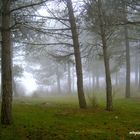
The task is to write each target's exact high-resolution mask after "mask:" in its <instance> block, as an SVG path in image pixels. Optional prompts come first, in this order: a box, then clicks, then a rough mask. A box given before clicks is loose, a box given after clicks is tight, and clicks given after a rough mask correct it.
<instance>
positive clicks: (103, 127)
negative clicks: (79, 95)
mask: <svg viewBox="0 0 140 140" xmlns="http://www.w3.org/2000/svg"><path fill="white" fill-rule="evenodd" d="M131 131H136V132H137V131H140V100H139V99H129V100H124V99H116V100H115V101H114V111H113V112H107V111H105V109H104V102H102V101H101V102H99V106H98V107H96V108H92V107H89V108H88V109H79V108H78V104H77V100H76V99H75V98H74V97H62V98H60V97H59V98H57V99H56V98H53V97H49V98H45V99H44V98H39V99H32V100H31V99H20V100H15V101H14V104H13V124H12V125H11V126H8V127H7V126H2V125H0V140H129V139H130V140H135V139H137V140H139V139H140V135H133V134H129V132H131Z"/></svg>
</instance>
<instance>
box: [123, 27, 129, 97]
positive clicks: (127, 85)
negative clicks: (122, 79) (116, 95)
mask: <svg viewBox="0 0 140 140" xmlns="http://www.w3.org/2000/svg"><path fill="white" fill-rule="evenodd" d="M124 34H125V47H126V87H125V97H126V98H130V47H129V39H128V28H127V26H125V27H124Z"/></svg>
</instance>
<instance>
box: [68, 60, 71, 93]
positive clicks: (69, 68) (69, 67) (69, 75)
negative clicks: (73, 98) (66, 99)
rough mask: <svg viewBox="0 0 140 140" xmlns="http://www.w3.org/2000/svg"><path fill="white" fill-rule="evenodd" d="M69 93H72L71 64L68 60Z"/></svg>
mask: <svg viewBox="0 0 140 140" xmlns="http://www.w3.org/2000/svg"><path fill="white" fill-rule="evenodd" d="M68 94H71V66H70V62H68Z"/></svg>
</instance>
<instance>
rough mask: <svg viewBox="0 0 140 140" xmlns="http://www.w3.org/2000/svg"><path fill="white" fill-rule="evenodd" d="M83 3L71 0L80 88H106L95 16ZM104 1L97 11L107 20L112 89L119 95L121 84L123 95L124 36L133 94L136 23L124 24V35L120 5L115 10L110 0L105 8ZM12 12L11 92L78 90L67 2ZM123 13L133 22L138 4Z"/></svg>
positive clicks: (137, 74) (139, 81)
mask: <svg viewBox="0 0 140 140" xmlns="http://www.w3.org/2000/svg"><path fill="white" fill-rule="evenodd" d="M87 3H88V2H87ZM87 3H84V2H83V1H73V7H74V14H75V17H76V25H77V32H78V37H79V43H80V53H81V61H82V72H83V82H84V91H85V94H88V93H91V94H92V93H94V92H98V90H100V91H102V92H103V93H105V88H106V78H105V76H106V75H105V66H104V54H103V47H102V38H101V37H102V36H100V34H101V33H99V32H100V26H99V23H98V22H99V21H98V18H99V17H97V14H95V15H94V14H93V15H92V17H89V16H90V15H88V14H89V13H88V11H87V9H86V8H87V7H86V6H87V5H86V4H87ZM96 6H97V5H96V4H94V5H93V10H94V13H96V12H97V7H96ZM103 6H104V7H103V10H104V9H105V10H106V12H105V13H104V15H102V16H104V19H106V21H105V22H106V24H109V25H108V26H106V27H105V28H106V29H105V31H106V32H107V33H106V38H107V42H106V44H107V46H108V48H107V51H108V56H109V63H110V73H111V81H112V86H113V91H114V92H118V95H120V90H121V94H122V96H124V95H125V86H126V77H127V72H126V71H127V69H128V68H127V63H128V62H127V58H126V57H127V54H126V41H127V44H129V49H130V50H129V51H130V53H129V55H130V83H131V85H130V86H131V90H132V91H133V90H134V92H131V93H132V96H136V94H137V92H138V91H139V89H140V65H139V62H140V60H139V58H140V57H139V52H140V40H139V37H140V34H139V25H137V24H131V25H128V26H127V30H128V33H127V39H126V36H125V33H124V25H123V24H124V21H123V19H122V13H121V12H122V11H120V13H118V14H114V13H113V10H114V9H113V5H112V7H111V5H110V10H108V9H109V8H108V9H107V7H106V6H107V5H106V4H105V3H103ZM111 8H112V9H111ZM114 8H115V7H114ZM138 8H139V7H138ZM111 10H112V12H110V11H111ZM129 11H131V14H130V13H129ZM112 14H114V16H112ZM12 16H13V23H16V22H19V25H17V26H16V28H13V30H12V46H13V79H14V83H15V86H13V87H14V95H15V96H16V95H18V96H37V97H38V96H47V95H49V96H50V95H51V96H52V95H77V74H76V62H75V56H74V48H73V41H72V32H71V28H70V23H69V20H68V9H67V6H66V3H65V2H53V1H50V2H46V3H44V4H41V5H39V6H36V7H35V9H32V8H28V11H26V10H25V11H24V10H23V11H22V12H21V13H19V11H17V12H13V15H12ZM112 17H113V18H112ZM126 18H127V19H128V20H130V21H131V22H135V21H136V20H137V19H139V15H138V12H137V10H136V9H132V8H131V7H129V5H128V13H127V16H126ZM114 23H116V25H115V27H114ZM13 85H14V84H13ZM15 93H16V94H15ZM104 95H105V94H104ZM116 95H117V94H116Z"/></svg>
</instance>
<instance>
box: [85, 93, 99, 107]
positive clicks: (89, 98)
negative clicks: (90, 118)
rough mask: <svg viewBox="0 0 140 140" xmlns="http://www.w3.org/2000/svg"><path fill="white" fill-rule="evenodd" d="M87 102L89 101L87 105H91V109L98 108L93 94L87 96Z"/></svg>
mask: <svg viewBox="0 0 140 140" xmlns="http://www.w3.org/2000/svg"><path fill="white" fill-rule="evenodd" d="M87 97H88V100H89V103H90V104H91V106H92V107H97V106H98V103H97V98H96V96H95V94H94V93H93V94H88V96H87Z"/></svg>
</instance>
